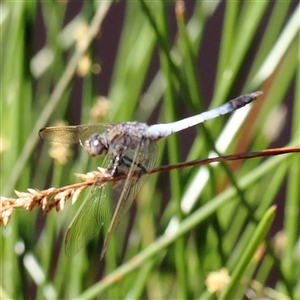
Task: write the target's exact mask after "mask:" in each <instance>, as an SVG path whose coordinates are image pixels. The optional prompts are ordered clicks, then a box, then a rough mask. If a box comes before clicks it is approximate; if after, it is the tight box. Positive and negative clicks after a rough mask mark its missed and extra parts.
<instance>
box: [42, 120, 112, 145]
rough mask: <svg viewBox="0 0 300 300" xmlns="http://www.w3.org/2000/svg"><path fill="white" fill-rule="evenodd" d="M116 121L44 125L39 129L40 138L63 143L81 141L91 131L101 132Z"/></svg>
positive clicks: (89, 134)
mask: <svg viewBox="0 0 300 300" xmlns="http://www.w3.org/2000/svg"><path fill="white" fill-rule="evenodd" d="M115 124H116V123H98V124H86V125H77V126H56V127H45V128H42V129H41V130H40V131H39V135H40V137H41V138H42V139H44V140H47V141H50V142H56V143H64V144H76V143H79V142H81V143H83V142H84V141H85V140H87V139H88V138H89V137H90V136H91V135H92V134H93V133H95V132H97V133H102V132H103V131H105V130H106V129H109V128H112V127H113V126H114V125H115Z"/></svg>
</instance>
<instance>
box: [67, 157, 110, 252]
mask: <svg viewBox="0 0 300 300" xmlns="http://www.w3.org/2000/svg"><path fill="white" fill-rule="evenodd" d="M110 164H111V159H110V157H109V156H107V157H106V158H105V162H104V164H103V166H109V165H110ZM111 188H112V183H110V182H107V183H104V184H103V185H102V186H101V185H100V186H98V185H93V186H92V187H91V190H90V191H89V193H88V195H87V196H86V198H85V199H84V201H83V203H82V204H81V206H80V208H79V209H78V211H77V213H76V215H75V217H74V219H73V220H72V222H71V224H70V225H69V227H68V230H67V234H66V237H65V253H66V254H67V255H68V256H72V255H74V254H76V253H77V252H78V251H79V250H80V249H81V248H82V247H83V246H85V245H86V244H87V243H88V242H89V241H90V240H91V239H92V238H93V237H94V236H95V235H96V234H97V233H99V231H100V229H101V227H102V226H103V225H104V224H105V223H106V222H109V221H110V220H111V217H112V209H111V205H110V201H109V196H110V190H111Z"/></svg>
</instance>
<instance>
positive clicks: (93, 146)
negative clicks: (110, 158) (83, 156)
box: [84, 133, 107, 157]
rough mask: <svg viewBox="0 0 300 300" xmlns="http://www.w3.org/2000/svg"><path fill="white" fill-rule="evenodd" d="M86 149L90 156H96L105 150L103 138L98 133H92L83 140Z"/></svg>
mask: <svg viewBox="0 0 300 300" xmlns="http://www.w3.org/2000/svg"><path fill="white" fill-rule="evenodd" d="M84 147H85V149H86V151H87V152H88V153H89V154H90V155H91V156H93V157H94V156H98V155H101V154H102V153H104V152H106V151H107V147H105V145H104V143H103V138H102V136H101V135H100V134H98V133H94V134H92V135H91V137H90V138H89V139H88V140H86V141H85V145H84Z"/></svg>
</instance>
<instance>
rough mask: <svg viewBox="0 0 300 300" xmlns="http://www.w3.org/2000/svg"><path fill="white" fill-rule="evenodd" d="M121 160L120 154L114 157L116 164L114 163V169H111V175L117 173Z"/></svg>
mask: <svg viewBox="0 0 300 300" xmlns="http://www.w3.org/2000/svg"><path fill="white" fill-rule="evenodd" d="M120 161H121V157H120V156H119V155H118V156H116V158H115V159H114V164H113V166H112V169H111V175H115V174H116V171H117V168H118V166H119V165H120Z"/></svg>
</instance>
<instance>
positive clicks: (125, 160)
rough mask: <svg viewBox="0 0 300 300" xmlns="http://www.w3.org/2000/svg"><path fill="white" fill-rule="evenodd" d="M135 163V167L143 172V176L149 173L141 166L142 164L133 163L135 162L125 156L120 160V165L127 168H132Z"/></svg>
mask: <svg viewBox="0 0 300 300" xmlns="http://www.w3.org/2000/svg"><path fill="white" fill-rule="evenodd" d="M133 163H134V165H135V166H137V167H138V168H140V171H141V173H142V174H145V173H147V170H146V168H145V167H144V166H143V165H141V164H140V163H136V162H133V160H132V159H131V158H130V157H128V156H126V155H124V156H122V158H121V159H120V165H123V166H126V167H128V168H130V167H131V165H132V164H133Z"/></svg>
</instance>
